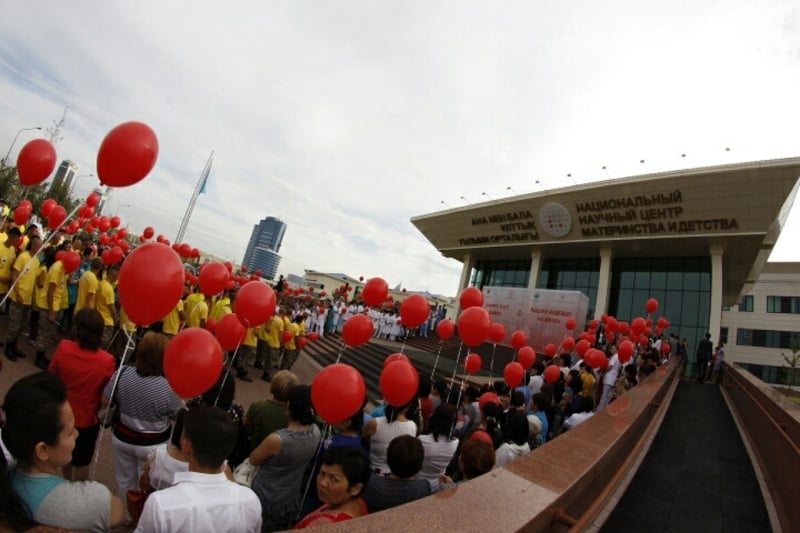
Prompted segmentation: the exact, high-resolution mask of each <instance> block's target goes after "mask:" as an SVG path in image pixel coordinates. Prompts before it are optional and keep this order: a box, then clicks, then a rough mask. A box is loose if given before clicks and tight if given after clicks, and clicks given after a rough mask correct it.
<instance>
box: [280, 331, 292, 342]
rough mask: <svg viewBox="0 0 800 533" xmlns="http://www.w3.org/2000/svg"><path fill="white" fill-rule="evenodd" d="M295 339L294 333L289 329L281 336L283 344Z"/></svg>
mask: <svg viewBox="0 0 800 533" xmlns="http://www.w3.org/2000/svg"><path fill="white" fill-rule="evenodd" d="M293 338H294V333H292V332H291V331H289V330H288V329H287V330H285V331H284V332H283V333H282V334H281V340H282V341H283V344H286V343H289V342H292V339H293Z"/></svg>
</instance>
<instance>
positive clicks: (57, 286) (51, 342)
mask: <svg viewBox="0 0 800 533" xmlns="http://www.w3.org/2000/svg"><path fill="white" fill-rule="evenodd" d="M55 254H56V251H55V249H54V248H48V249H47V251H46V252H45V260H44V264H45V266H47V265H50V266H49V268H48V269H47V278H46V279H45V289H44V290H46V297H45V298H46V300H45V302H44V303H45V306H44V307H43V308H42V307H40V308H39V311H40V318H39V334H38V335H37V336H36V340H35V341H33V347H34V348H35V349H36V361H34V364H35V365H36V366H37V367H39V368H41V369H42V370H45V369H47V367H48V365H49V364H50V361H49V360H48V359H47V358H46V357H45V351H46V350H47V349H48V348H51V347H53V346H55V345H56V343H57V342H58V324H57V322H56V314H57V313H58V312H59V311H60V309H61V296H62V295H63V294H64V293H65V292H66V291H67V273H66V271H65V270H64V263H62V262H61V261H55ZM39 303H40V302H38V301H37V307H39Z"/></svg>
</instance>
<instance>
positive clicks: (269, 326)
mask: <svg viewBox="0 0 800 533" xmlns="http://www.w3.org/2000/svg"><path fill="white" fill-rule="evenodd" d="M258 330H259V331H258V338H259V339H261V340H262V341H264V342H266V343H267V345H268V346H269V347H270V348H280V347H281V333H283V330H284V325H283V319H282V318H281V317H279V316H278V315H273V316H272V318H270V319H269V320H267V321H266V322H264V323H263V324H261V326H259V328H258Z"/></svg>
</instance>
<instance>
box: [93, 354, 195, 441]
mask: <svg viewBox="0 0 800 533" xmlns="http://www.w3.org/2000/svg"><path fill="white" fill-rule="evenodd" d="M117 373H119V371H117ZM116 379H117V376H116V374H114V377H112V378H111V381H109V382H108V385H106V388H105V390H104V391H103V394H104V395H105V396H106V397H109V398H110V397H111V388H112V387H113V386H114V382H115V381H116ZM115 396H116V399H117V404H118V405H119V413H120V421H121V422H122V423H123V424H124V425H125V427H127V428H129V429H132V430H134V431H138V432H140V433H161V432H163V431H167V430H168V429H169V425H170V417H172V416H173V415H174V414H175V413H176V412H177V411H178V409H180V408H181V407H182V406H183V402H182V401H181V399H180V398H179V397H178V396H177V395H176V394H175V393H174V392H173V391H172V387H170V386H169V383H168V382H167V379H166V378H165V377H164V376H147V377H142V376H140V375H139V373H138V372H137V371H136V368H135V367H132V366H123V367H122V374H121V376H120V378H119V384H118V385H117V390H116V392H115Z"/></svg>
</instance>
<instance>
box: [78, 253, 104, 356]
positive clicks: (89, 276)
mask: <svg viewBox="0 0 800 533" xmlns="http://www.w3.org/2000/svg"><path fill="white" fill-rule="evenodd" d="M102 270H103V260H102V259H100V258H99V257H95V258H93V259H92V260H91V262H90V263H89V270H87V271H86V272H84V273H83V276H81V278H80V279H79V280H78V300H77V301H76V302H75V313H77V312H78V311H80V310H81V309H95V298H96V297H97V289H98V287H99V286H100V282H99V281H98V279H97V276H98V275H99V274H100V272H101V271H102ZM104 349H105V348H104Z"/></svg>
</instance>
